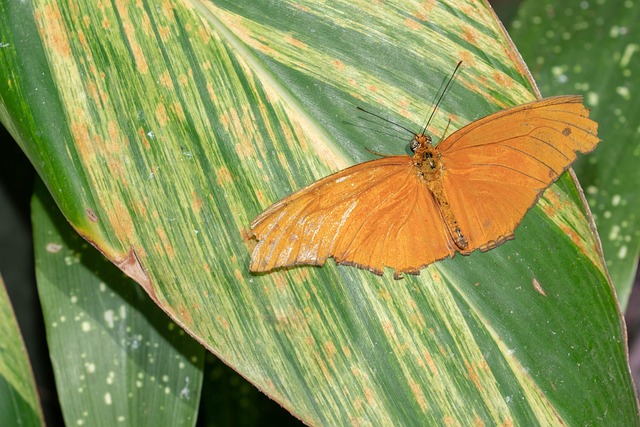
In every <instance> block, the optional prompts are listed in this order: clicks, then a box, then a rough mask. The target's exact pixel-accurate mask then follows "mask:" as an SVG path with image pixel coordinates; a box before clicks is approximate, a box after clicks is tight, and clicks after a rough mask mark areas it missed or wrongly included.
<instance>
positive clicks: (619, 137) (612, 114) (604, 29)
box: [512, 1, 640, 307]
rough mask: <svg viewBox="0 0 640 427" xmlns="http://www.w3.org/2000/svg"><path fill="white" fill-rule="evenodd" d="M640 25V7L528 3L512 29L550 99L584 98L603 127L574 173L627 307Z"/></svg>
mask: <svg viewBox="0 0 640 427" xmlns="http://www.w3.org/2000/svg"><path fill="white" fill-rule="evenodd" d="M639 20H640V5H638V4H637V2H635V3H634V2H631V1H620V2H605V1H589V2H586V1H584V2H564V3H558V2H554V1H527V2H524V3H523V7H522V8H521V10H520V12H519V18H518V19H517V20H516V21H515V22H514V23H513V31H512V35H513V38H514V40H515V42H516V44H517V45H518V47H519V48H520V51H521V52H522V56H523V58H524V59H525V61H526V62H527V63H528V64H529V66H530V68H531V69H532V70H533V73H534V77H535V79H536V81H537V82H538V84H539V85H540V90H541V92H542V94H543V95H545V96H550V95H558V94H566V93H578V94H584V96H585V99H586V101H587V105H588V106H589V107H591V115H592V117H593V118H594V119H595V120H596V121H597V122H598V123H599V124H600V127H599V129H598V132H599V135H600V138H601V139H602V140H603V142H602V143H601V144H600V146H599V147H598V149H597V150H596V151H595V152H594V153H592V154H591V155H590V156H589V157H588V158H585V159H580V160H579V161H578V162H577V163H576V165H575V167H574V169H575V171H576V174H577V175H578V178H579V179H580V182H581V183H582V186H583V187H584V188H585V190H586V196H587V200H588V202H589V206H590V207H591V211H592V212H593V217H594V219H595V223H596V225H597V228H598V232H599V234H600V237H601V238H602V248H603V251H604V255H605V259H606V261H607V268H608V270H609V274H610V275H611V279H612V281H613V283H614V285H615V287H616V290H617V294H618V298H619V300H620V304H621V305H622V307H625V306H626V305H627V301H628V299H629V294H630V292H631V287H632V285H633V280H634V278H635V274H636V269H637V267H638V255H639V254H640V218H638V213H637V211H638V206H640V192H638V188H639V187H640V169H639V168H638V160H639V159H640V149H639V148H638V138H639V136H640V127H638V123H639V122H640V108H638V102H637V99H636V97H637V96H636V95H637V93H638V81H637V76H638V74H640V40H639V39H638V36H637V34H636V33H635V32H634V30H633V29H634V28H635V27H636V25H637V23H638V21H639Z"/></svg>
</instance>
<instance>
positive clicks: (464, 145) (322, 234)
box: [250, 96, 599, 279]
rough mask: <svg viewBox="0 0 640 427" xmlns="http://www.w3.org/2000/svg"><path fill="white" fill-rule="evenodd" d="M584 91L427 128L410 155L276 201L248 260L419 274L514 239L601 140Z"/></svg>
mask: <svg viewBox="0 0 640 427" xmlns="http://www.w3.org/2000/svg"><path fill="white" fill-rule="evenodd" d="M588 116H589V110H588V109H586V108H585V107H584V106H583V105H582V97H580V96H557V97H552V98H546V99H542V100H539V101H535V102H531V103H528V104H524V105H520V106H517V107H513V108H509V109H506V110H502V111H500V112H498V113H495V114H492V115H490V116H487V117H485V118H482V119H480V120H477V121H475V122H473V123H470V124H468V125H467V126H465V127H463V128H462V129H460V130H458V131H457V132H455V133H453V134H452V135H451V136H449V137H447V138H446V139H444V140H443V141H442V142H440V143H439V144H438V145H437V146H433V145H432V144H431V137H430V136H429V135H427V134H425V133H424V132H423V133H419V134H416V135H415V136H414V138H413V140H412V141H411V149H412V150H413V153H414V154H413V156H412V157H411V156H390V157H384V158H381V159H377V160H372V161H368V162H365V163H360V164H358V165H355V166H352V167H350V168H347V169H344V170H342V171H340V172H337V173H334V174H333V175H330V176H328V177H326V178H324V179H321V180H319V181H317V182H315V183H313V184H311V185H310V186H308V187H306V188H303V189H302V190H300V191H298V192H297V193H294V194H292V195H290V196H289V197H287V198H285V199H283V200H280V201H279V202H277V203H275V204H274V205H272V206H271V207H270V208H268V209H267V210H265V211H264V212H262V213H261V214H260V215H259V216H258V217H257V218H256V219H254V220H253V221H252V222H251V229H252V231H253V234H254V236H255V237H256V239H257V240H258V243H257V245H256V247H255V249H254V251H253V254H252V256H251V265H250V269H251V271H253V272H265V271H269V270H272V269H274V268H278V267H287V266H293V265H300V264H313V265H323V264H324V263H325V261H326V260H327V258H329V257H333V258H334V259H335V262H336V263H337V264H345V265H353V266H356V267H358V268H362V269H367V270H369V271H371V272H373V273H375V274H379V275H382V271H383V267H384V266H387V267H390V268H393V269H394V270H395V275H394V277H395V278H396V279H398V278H400V277H402V273H410V274H419V271H420V269H421V268H423V267H425V266H427V265H429V264H431V263H432V262H434V261H437V260H440V259H443V258H445V257H447V256H448V257H453V255H454V254H455V253H456V252H460V253H462V254H464V255H468V254H470V253H471V252H473V251H474V250H476V249H480V250H481V251H487V250H489V249H492V248H495V247H496V246H498V245H500V244H501V243H503V242H504V241H506V240H509V239H512V238H513V237H514V236H513V232H514V230H515V228H516V227H517V226H518V224H519V223H520V221H521V220H522V218H523V217H524V214H525V213H526V212H527V211H528V210H529V209H530V208H531V207H532V206H533V205H534V204H535V203H536V202H537V200H538V198H539V197H540V196H541V195H542V192H543V191H544V190H545V189H546V188H547V187H548V186H549V185H551V183H553V182H554V181H555V180H557V179H558V177H559V176H560V175H561V174H562V173H563V172H564V171H565V170H567V169H568V168H569V166H570V165H571V163H572V162H573V161H574V160H575V159H576V152H577V151H579V152H581V153H588V152H590V151H592V150H593V149H595V147H596V145H597V144H598V142H599V139H598V137H597V129H598V124H597V123H596V122H594V121H593V120H590V119H589V117H588Z"/></svg>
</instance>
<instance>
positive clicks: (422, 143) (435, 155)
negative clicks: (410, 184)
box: [410, 133, 442, 182]
mask: <svg viewBox="0 0 640 427" xmlns="http://www.w3.org/2000/svg"><path fill="white" fill-rule="evenodd" d="M410 147H411V151H413V164H414V165H415V167H416V168H417V169H418V175H419V176H420V177H421V178H422V179H423V180H425V182H429V181H433V180H435V179H439V178H440V176H441V171H442V163H441V162H440V157H441V154H440V152H439V151H438V150H437V149H436V148H435V147H434V146H433V145H432V144H431V136H429V135H427V134H422V133H419V134H416V135H415V136H414V137H413V139H412V140H411V144H410Z"/></svg>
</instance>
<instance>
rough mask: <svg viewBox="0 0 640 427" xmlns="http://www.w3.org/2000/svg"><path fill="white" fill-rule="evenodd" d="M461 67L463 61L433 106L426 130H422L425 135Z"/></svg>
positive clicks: (459, 63) (425, 126) (457, 66)
mask: <svg viewBox="0 0 640 427" xmlns="http://www.w3.org/2000/svg"><path fill="white" fill-rule="evenodd" d="M460 65H462V61H459V62H458V65H456V68H455V69H454V70H453V73H451V77H449V81H448V82H447V84H446V85H445V86H444V89H443V90H442V93H441V94H440V97H438V100H437V101H436V103H435V105H434V106H433V111H431V115H430V116H429V119H427V123H426V124H425V125H424V129H423V130H422V133H423V134H424V133H425V132H426V131H427V127H429V123H431V119H433V116H435V114H436V111H438V107H440V103H441V102H442V98H444V95H445V94H446V93H447V89H449V86H450V85H451V82H452V81H453V79H454V77H455V76H456V73H457V72H458V70H459V69H460Z"/></svg>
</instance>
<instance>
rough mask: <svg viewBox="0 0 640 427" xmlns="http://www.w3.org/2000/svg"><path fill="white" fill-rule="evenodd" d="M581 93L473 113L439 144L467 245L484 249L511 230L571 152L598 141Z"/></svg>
mask: <svg viewBox="0 0 640 427" xmlns="http://www.w3.org/2000/svg"><path fill="white" fill-rule="evenodd" d="M588 115H589V110H587V109H586V108H585V107H584V106H583V105H582V97H580V96H559V97H552V98H546V99H542V100H540V101H535V102H531V103H528V104H524V105H520V106H517V107H513V108H510V109H507V110H503V111H500V112H498V113H496V114H492V115H490V116H488V117H485V118H483V119H480V120H478V121H475V122H473V123H471V124H469V125H467V126H465V127H463V128H462V129H460V130H459V131H457V132H455V133H454V134H452V135H451V136H449V137H448V138H447V139H445V140H444V141H443V142H442V143H441V144H439V145H438V149H439V150H440V152H441V153H442V163H443V164H444V167H445V170H444V173H443V186H444V188H445V192H446V197H447V199H448V201H449V205H450V206H451V211H452V213H453V215H454V216H455V217H456V219H457V220H458V224H459V225H460V229H461V230H462V233H463V234H465V237H466V238H467V241H468V242H469V246H468V247H467V248H466V250H464V251H462V253H465V254H468V253H470V252H472V251H473V250H475V249H478V248H480V249H482V250H487V249H491V248H493V247H495V246H497V245H498V244H500V243H501V242H503V241H505V240H507V239H510V238H512V237H513V232H514V230H515V228H516V227H517V225H518V224H519V223H520V221H521V220H522V218H523V217H524V215H525V213H526V212H527V211H528V210H529V209H530V208H531V207H532V206H533V205H534V204H535V203H536V201H537V200H538V198H539V197H540V196H541V194H542V192H543V191H544V190H545V189H546V188H547V187H548V186H549V185H551V183H552V182H554V181H555V180H556V179H558V177H559V176H560V175H561V174H562V173H563V172H564V171H565V170H567V169H568V168H569V166H570V165H571V163H573V161H574V160H575V159H576V152H578V151H579V152H582V153H588V152H590V151H592V150H593V149H595V147H596V145H597V144H598V142H599V139H598V137H597V135H596V134H597V129H598V124H597V123H596V122H594V121H593V120H590V119H589V117H588Z"/></svg>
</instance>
